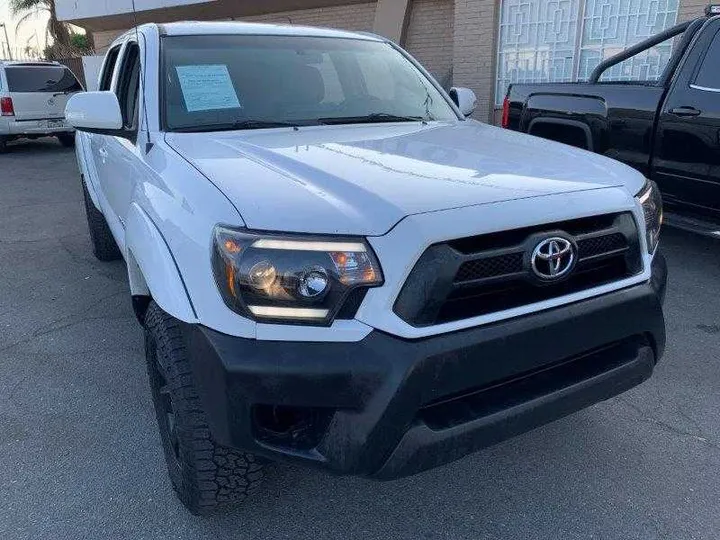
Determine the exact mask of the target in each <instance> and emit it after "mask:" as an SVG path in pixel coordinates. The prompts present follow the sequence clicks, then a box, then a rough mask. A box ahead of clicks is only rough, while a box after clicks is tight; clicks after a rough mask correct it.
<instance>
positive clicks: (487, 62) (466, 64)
mask: <svg viewBox="0 0 720 540" xmlns="http://www.w3.org/2000/svg"><path fill="white" fill-rule="evenodd" d="M498 5H499V1H498V0H455V16H454V30H455V37H454V48H453V64H454V70H453V85H455V86H466V87H468V88H472V89H473V90H474V91H475V93H476V94H477V98H478V105H477V109H476V110H475V114H474V115H473V116H474V117H475V118H477V119H478V120H488V119H490V115H491V111H492V109H493V106H494V105H493V99H494V97H493V88H494V85H495V69H496V67H495V64H496V53H497V45H496V43H497V41H496V34H497V26H498V23H497V16H498V11H499V10H498V9H497V8H498Z"/></svg>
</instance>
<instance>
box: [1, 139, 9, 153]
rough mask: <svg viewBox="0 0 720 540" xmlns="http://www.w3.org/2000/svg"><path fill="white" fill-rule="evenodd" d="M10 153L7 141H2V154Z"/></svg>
mask: <svg viewBox="0 0 720 540" xmlns="http://www.w3.org/2000/svg"><path fill="white" fill-rule="evenodd" d="M7 151H8V145H7V141H6V140H5V139H0V154H5V153H7Z"/></svg>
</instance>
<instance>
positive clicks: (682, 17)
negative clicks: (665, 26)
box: [678, 0, 714, 23]
mask: <svg viewBox="0 0 720 540" xmlns="http://www.w3.org/2000/svg"><path fill="white" fill-rule="evenodd" d="M713 1H714V0H712V1H711V0H680V6H679V7H678V22H679V23H680V22H683V21H687V20H690V19H697V18H698V17H700V16H702V15H703V13H704V12H705V8H706V7H707V5H708V4H711V3H713Z"/></svg>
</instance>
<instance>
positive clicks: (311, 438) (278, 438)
mask: <svg viewBox="0 0 720 540" xmlns="http://www.w3.org/2000/svg"><path fill="white" fill-rule="evenodd" d="M332 414H333V411H332V410H331V409H324V408H319V407H287V406H282V405H255V406H253V427H254V431H255V437H256V438H257V440H258V441H261V442H263V443H265V444H269V445H272V446H279V447H285V448H292V449H295V450H309V449H311V448H314V447H316V446H317V445H318V444H319V443H320V440H321V439H322V437H323V435H324V434H325V431H326V430H327V427H328V425H329V424H330V419H331V418H332Z"/></svg>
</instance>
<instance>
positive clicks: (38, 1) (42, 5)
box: [10, 0, 92, 56]
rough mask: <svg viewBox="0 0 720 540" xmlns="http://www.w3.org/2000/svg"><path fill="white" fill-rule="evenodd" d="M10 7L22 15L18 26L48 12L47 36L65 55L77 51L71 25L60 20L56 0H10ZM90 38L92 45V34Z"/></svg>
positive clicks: (14, 13) (15, 12)
mask: <svg viewBox="0 0 720 540" xmlns="http://www.w3.org/2000/svg"><path fill="white" fill-rule="evenodd" d="M10 9H11V10H12V12H13V15H20V19H19V20H18V22H17V26H16V28H17V27H19V26H21V25H22V24H23V23H25V22H27V21H28V20H29V19H30V18H31V17H34V16H37V15H38V14H40V13H47V14H48V15H49V17H48V24H47V31H46V32H47V36H48V37H50V38H51V39H52V40H53V47H54V50H55V51H57V52H58V53H60V54H61V55H63V56H72V55H73V54H74V53H76V51H75V50H74V47H73V45H72V42H71V35H72V32H70V27H69V26H68V25H67V24H66V23H64V22H62V21H58V18H57V13H56V11H55V0H10ZM88 40H90V41H89V42H90V44H91V46H92V35H90V34H88Z"/></svg>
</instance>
